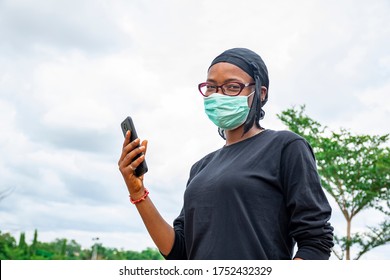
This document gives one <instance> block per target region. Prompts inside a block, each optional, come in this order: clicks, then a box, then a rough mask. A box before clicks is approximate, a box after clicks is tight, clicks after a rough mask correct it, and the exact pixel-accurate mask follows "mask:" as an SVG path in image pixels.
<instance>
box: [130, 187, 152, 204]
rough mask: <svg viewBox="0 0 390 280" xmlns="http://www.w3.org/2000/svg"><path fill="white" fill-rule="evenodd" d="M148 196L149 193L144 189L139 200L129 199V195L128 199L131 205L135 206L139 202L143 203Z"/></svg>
mask: <svg viewBox="0 0 390 280" xmlns="http://www.w3.org/2000/svg"><path fill="white" fill-rule="evenodd" d="M148 195H149V191H148V190H147V188H145V193H144V195H143V196H141V197H140V198H138V199H137V200H133V199H132V198H131V195H129V197H130V202H131V203H133V204H137V203H140V202H141V201H144V200H145V199H146V198H147V197H148Z"/></svg>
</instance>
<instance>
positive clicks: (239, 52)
mask: <svg viewBox="0 0 390 280" xmlns="http://www.w3.org/2000/svg"><path fill="white" fill-rule="evenodd" d="M219 62H228V63H231V64H234V65H236V66H237V67H239V68H241V69H242V70H244V71H245V72H246V73H248V74H249V75H250V76H251V77H252V78H253V80H254V81H255V83H256V85H255V94H254V98H253V102H252V105H251V108H250V110H249V114H248V117H247V119H246V121H245V124H244V133H246V132H248V131H249V130H250V129H251V128H252V126H253V124H254V123H256V126H257V127H259V128H261V126H260V120H261V119H263V118H264V115H265V112H264V110H263V109H262V107H263V106H264V105H265V103H267V100H268V87H269V79H268V70H267V66H265V63H264V61H263V60H262V59H261V57H260V56H259V55H258V54H257V53H255V52H253V51H251V50H249V49H245V48H234V49H230V50H226V51H224V52H223V53H221V54H220V55H219V56H217V57H216V58H215V59H214V60H213V61H212V62H211V65H210V67H211V66H213V65H214V64H216V63H219ZM210 67H209V69H210ZM262 86H265V87H266V88H267V94H266V96H265V98H264V100H263V101H261V87H262ZM219 133H220V135H221V136H222V137H223V138H225V137H224V132H223V131H222V130H221V129H220V130H219Z"/></svg>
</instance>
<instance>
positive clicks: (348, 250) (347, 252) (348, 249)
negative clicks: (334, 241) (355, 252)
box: [345, 219, 351, 260]
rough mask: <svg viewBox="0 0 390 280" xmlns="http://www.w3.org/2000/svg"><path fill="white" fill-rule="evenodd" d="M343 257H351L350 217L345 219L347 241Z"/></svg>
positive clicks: (348, 258)
mask: <svg viewBox="0 0 390 280" xmlns="http://www.w3.org/2000/svg"><path fill="white" fill-rule="evenodd" d="M345 259H346V260H350V259H351V219H348V220H347V242H346V246H345Z"/></svg>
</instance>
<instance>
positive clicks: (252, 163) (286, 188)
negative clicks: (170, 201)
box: [166, 130, 333, 260]
mask: <svg viewBox="0 0 390 280" xmlns="http://www.w3.org/2000/svg"><path fill="white" fill-rule="evenodd" d="M330 215H331V208H330V206H329V203H328V201H327V199H326V196H325V194H324V191H323V189H322V187H321V184H320V179H319V176H318V173H317V169H316V163H315V157H314V154H313V151H312V149H311V147H310V146H309V144H308V143H307V142H306V141H305V140H304V139H303V138H302V137H300V136H298V135H296V134H294V133H292V132H290V131H273V130H265V131H264V132H262V133H260V134H258V135H256V136H253V137H251V138H248V139H246V140H243V141H241V142H238V143H235V144H232V145H229V146H224V147H222V148H221V149H219V150H217V151H215V152H213V153H211V154H208V155H207V156H205V157H204V158H203V159H201V160H200V161H198V162H197V163H196V164H194V165H193V167H192V168H191V172H190V177H189V180H188V184H187V188H186V191H185V194H184V206H183V208H182V211H181V213H180V215H179V216H178V217H177V219H176V220H175V221H174V230H175V243H174V246H173V248H172V250H171V252H170V253H169V255H168V256H166V258H167V259H204V260H211V259H270V260H271V259H272V260H279V259H292V258H293V249H294V245H295V243H297V245H298V250H297V252H296V254H295V257H299V258H302V259H322V260H323V259H328V258H329V256H330V248H331V247H332V246H333V227H332V226H331V225H330V224H329V222H328V221H329V219H330Z"/></svg>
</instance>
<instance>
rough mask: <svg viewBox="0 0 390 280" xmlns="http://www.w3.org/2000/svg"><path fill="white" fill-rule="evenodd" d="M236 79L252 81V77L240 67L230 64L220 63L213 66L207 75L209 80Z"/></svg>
mask: <svg viewBox="0 0 390 280" xmlns="http://www.w3.org/2000/svg"><path fill="white" fill-rule="evenodd" d="M235 78H237V79H242V80H248V79H252V77H251V76H250V75H249V74H248V73H246V72H245V71H244V70H242V69H241V68H240V67H238V66H236V65H234V64H231V63H228V62H219V63H216V64H214V65H212V66H211V67H210V69H209V71H208V73H207V79H208V80H218V79H235Z"/></svg>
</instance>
